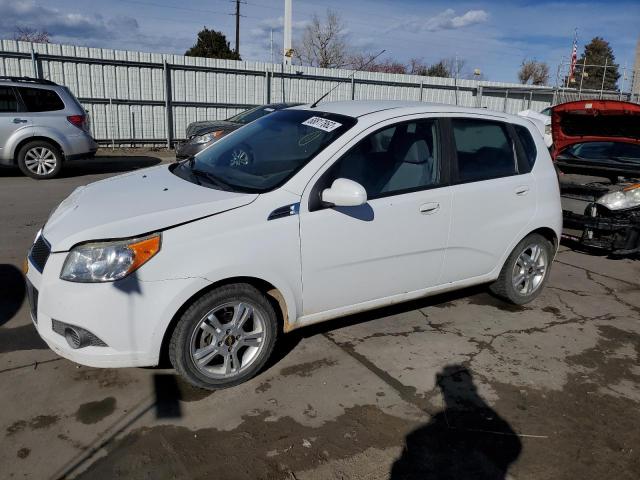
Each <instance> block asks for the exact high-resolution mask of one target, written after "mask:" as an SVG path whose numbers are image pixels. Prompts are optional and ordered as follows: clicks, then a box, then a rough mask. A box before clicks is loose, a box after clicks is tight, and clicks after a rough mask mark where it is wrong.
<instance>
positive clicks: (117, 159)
mask: <svg viewBox="0 0 640 480" xmlns="http://www.w3.org/2000/svg"><path fill="white" fill-rule="evenodd" d="M160 163H162V158H160V157H152V156H149V155H126V156H125V155H113V156H109V155H100V156H97V157H95V158H91V159H86V160H74V161H73V162H68V163H66V164H65V165H64V168H63V169H62V171H61V172H60V175H59V177H58V178H69V177H81V176H84V175H99V174H103V173H122V172H129V171H131V170H138V169H140V168H147V167H153V166H155V165H159V164H160Z"/></svg>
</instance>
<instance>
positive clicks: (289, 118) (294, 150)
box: [174, 110, 356, 193]
mask: <svg viewBox="0 0 640 480" xmlns="http://www.w3.org/2000/svg"><path fill="white" fill-rule="evenodd" d="M355 123H356V119H355V118H352V117H347V116H344V115H336V114H331V113H324V112H317V111H311V110H278V111H276V112H274V113H273V114H271V115H267V116H264V117H262V118H260V119H258V120H256V121H255V122H252V123H250V124H249V125H246V126H244V127H242V128H240V129H239V130H236V131H235V132H233V133H232V134H230V135H228V136H226V137H224V138H222V139H221V140H219V141H218V142H216V143H214V144H213V145H211V146H210V147H209V148H207V149H205V150H203V151H202V152H200V153H199V154H197V155H196V156H195V157H192V158H191V159H190V160H188V161H185V162H183V163H181V164H180V165H179V166H178V167H176V168H175V169H174V173H175V174H177V175H179V176H181V177H182V178H184V179H186V180H189V181H192V182H194V183H199V184H202V185H205V186H210V187H212V188H223V189H227V190H234V191H244V192H257V193H260V192H266V191H269V190H272V189H274V188H276V187H278V186H280V185H282V184H283V183H284V182H286V181H287V180H288V179H289V178H291V177H292V176H293V174H294V173H296V172H297V171H298V170H299V169H301V168H302V167H303V166H305V165H306V164H307V163H308V162H309V161H310V160H311V159H312V158H313V157H315V156H316V155H317V154H318V153H320V152H321V151H322V150H323V149H325V148H326V147H327V146H328V145H329V144H331V143H332V142H334V141H335V140H336V139H337V138H338V137H340V135H342V134H343V133H344V132H346V131H347V130H349V129H350V128H351V127H352V126H353V125H355Z"/></svg>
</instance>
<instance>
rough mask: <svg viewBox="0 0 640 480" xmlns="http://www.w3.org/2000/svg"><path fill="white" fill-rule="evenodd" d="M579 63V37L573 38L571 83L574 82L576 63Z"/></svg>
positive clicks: (570, 69) (570, 70)
mask: <svg viewBox="0 0 640 480" xmlns="http://www.w3.org/2000/svg"><path fill="white" fill-rule="evenodd" d="M577 62H578V37H577V35H576V36H575V37H574V38H573V50H571V67H570V68H569V82H573V81H574V74H575V71H576V63H577Z"/></svg>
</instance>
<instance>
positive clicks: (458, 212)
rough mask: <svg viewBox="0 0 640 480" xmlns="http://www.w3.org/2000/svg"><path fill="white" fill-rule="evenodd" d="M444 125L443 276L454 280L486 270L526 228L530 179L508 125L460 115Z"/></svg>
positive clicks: (531, 211) (532, 194)
mask: <svg viewBox="0 0 640 480" xmlns="http://www.w3.org/2000/svg"><path fill="white" fill-rule="evenodd" d="M449 125H450V129H449V130H448V131H449V132H450V140H451V141H452V142H453V146H452V150H453V157H454V158H453V167H454V168H453V172H452V181H453V183H454V185H453V186H452V195H453V200H452V202H453V204H452V220H451V232H450V236H449V246H448V249H447V254H446V259H445V264H444V271H443V280H444V281H446V282H454V281H457V280H464V279H469V278H473V277H478V276H481V275H485V274H487V273H489V272H491V271H492V270H493V269H494V268H496V267H497V266H499V263H500V260H501V258H502V257H503V255H504V254H505V251H506V250H507V249H508V248H510V247H511V245H513V243H514V242H517V241H519V240H520V239H521V238H522V237H523V236H524V235H525V234H526V233H527V227H528V225H529V223H530V222H531V220H532V219H533V216H534V215H535V210H536V191H535V190H536V184H535V180H534V177H533V175H532V174H531V172H530V170H531V167H530V166H528V164H527V162H526V161H525V160H524V159H523V158H522V155H518V154H517V151H518V150H519V151H521V152H522V150H521V147H520V145H519V144H518V141H517V139H516V135H515V130H514V128H513V127H512V126H510V125H509V124H507V123H504V122H500V121H494V120H486V119H481V118H465V117H456V118H451V119H450V122H449ZM519 157H520V158H519Z"/></svg>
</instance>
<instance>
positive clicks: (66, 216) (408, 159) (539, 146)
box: [27, 102, 562, 389]
mask: <svg viewBox="0 0 640 480" xmlns="http://www.w3.org/2000/svg"><path fill="white" fill-rule="evenodd" d="M561 228H562V212H561V208H560V196H559V191H558V181H557V177H556V172H555V170H554V167H553V164H552V162H551V159H550V157H549V153H548V151H547V148H546V147H545V145H544V141H543V139H542V137H541V135H540V134H539V133H538V131H537V128H536V127H535V126H534V124H533V123H531V121H530V120H527V119H526V118H519V117H515V116H509V115H505V114H501V113H493V112H489V111H484V110H477V109H466V108H457V107H452V106H444V105H429V104H425V103H397V102H336V103H321V104H320V105H317V106H300V107H295V108H292V109H286V110H281V111H278V112H274V113H273V114H271V115H268V116H266V117H264V118H262V119H259V120H257V121H255V122H253V123H251V124H249V125H246V126H244V127H242V128H241V129H239V130H237V131H236V132H234V133H232V134H231V135H229V136H227V137H225V138H223V139H222V140H220V141H219V142H217V143H215V144H214V145H212V146H211V147H209V148H208V149H206V150H204V151H202V152H201V153H199V154H198V155H196V156H195V157H192V158H190V159H187V160H185V161H183V162H180V163H177V164H172V165H161V166H157V167H153V168H150V169H146V170H140V171H136V172H132V173H128V174H125V175H121V176H118V177H113V178H108V179H106V180H102V181H99V182H96V183H92V184H90V185H87V186H85V187H79V188H77V189H76V190H75V191H74V192H73V193H72V194H71V195H70V196H69V197H68V198H67V199H66V200H64V201H63V202H62V203H61V204H60V205H59V206H58V207H57V208H56V209H55V210H54V211H53V212H52V214H51V216H50V217H49V219H48V220H47V222H46V224H45V225H44V227H43V228H42V230H41V231H40V232H39V233H38V235H37V237H36V239H35V243H34V245H33V246H32V248H31V250H30V252H29V257H28V267H27V268H28V272H27V291H28V293H29V298H30V302H31V313H32V317H33V321H34V323H35V325H36V328H37V329H38V332H39V334H40V335H41V336H42V338H43V339H44V340H45V341H46V342H47V343H48V345H49V346H50V347H51V348H52V349H53V350H54V351H56V352H57V353H58V354H60V355H62V356H63V357H66V358H68V359H70V360H73V361H75V362H78V363H81V364H84V365H90V366H95V367H132V366H153V365H157V364H158V363H159V361H160V358H161V356H162V354H163V353H165V352H166V353H168V356H169V358H170V360H171V362H172V364H173V365H174V367H175V368H176V370H177V371H178V372H179V373H180V374H181V375H182V376H184V377H185V378H186V379H187V380H188V381H190V382H191V383H192V384H193V385H196V386H199V387H202V388H208V389H214V388H222V387H228V386H231V385H235V384H238V383H240V382H243V381H245V380H247V379H248V378H250V377H252V376H253V375H255V374H256V373H257V372H258V371H259V370H260V369H261V368H262V367H263V366H264V364H265V362H266V360H267V359H268V357H269V356H270V355H271V353H272V352H273V350H274V346H275V344H276V339H277V338H278V336H279V335H280V334H282V333H284V332H289V331H291V330H293V329H296V328H298V327H302V326H305V325H310V324H313V323H317V322H322V321H324V320H328V319H331V318H335V317H340V316H344V315H348V314H351V313H355V312H360V311H363V310H367V309H371V308H376V307H380V306H383V305H389V304H393V303H397V302H401V301H405V300H410V299H414V298H417V297H422V296H425V295H429V294H433V293H436V292H443V291H448V290H453V289H458V288H462V287H467V286H470V285H476V284H483V283H487V284H490V289H491V290H492V291H493V292H494V294H496V295H498V296H500V297H502V298H503V299H505V300H506V301H510V302H513V303H516V304H523V303H526V302H529V301H531V300H532V299H534V298H535V297H536V296H537V295H538V294H539V293H540V291H541V289H542V287H543V285H544V284H545V282H546V280H547V278H548V276H549V271H550V266H551V262H552V260H553V257H554V255H555V251H556V248H557V245H558V238H559V236H560V232H561Z"/></svg>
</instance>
